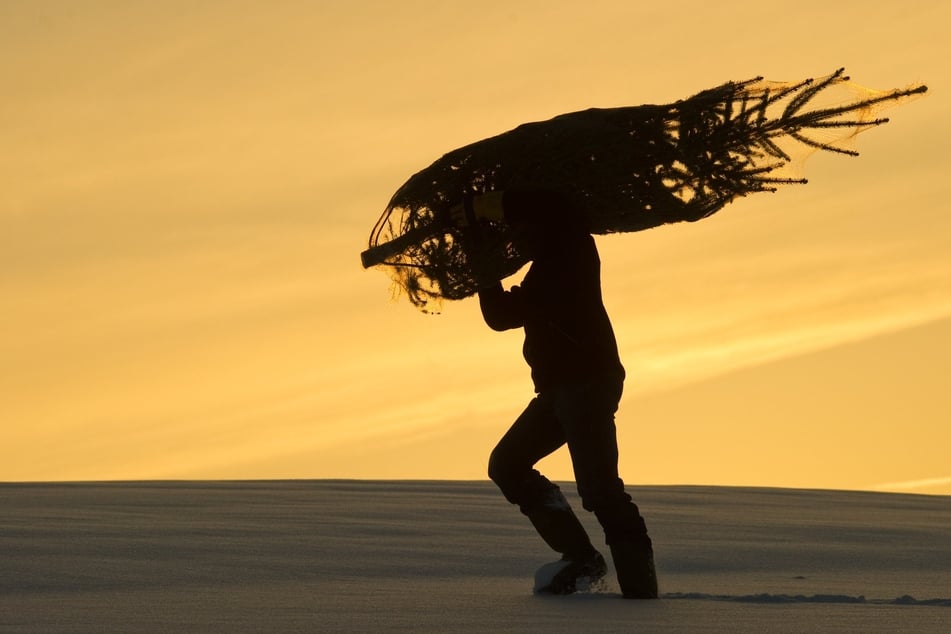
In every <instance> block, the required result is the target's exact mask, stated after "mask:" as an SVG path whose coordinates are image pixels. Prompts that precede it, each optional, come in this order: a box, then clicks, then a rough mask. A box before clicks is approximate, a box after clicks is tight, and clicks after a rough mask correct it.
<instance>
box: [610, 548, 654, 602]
mask: <svg viewBox="0 0 951 634" xmlns="http://www.w3.org/2000/svg"><path fill="white" fill-rule="evenodd" d="M611 558H612V559H613V560H614V571H615V572H616V573H617V581H618V585H620V586H621V594H623V595H624V598H625V599H656V598H657V571H656V569H655V568H654V551H653V548H652V547H651V545H650V542H617V543H614V544H611Z"/></svg>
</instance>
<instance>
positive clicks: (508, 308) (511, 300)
mask: <svg viewBox="0 0 951 634" xmlns="http://www.w3.org/2000/svg"><path fill="white" fill-rule="evenodd" d="M521 290H522V289H520V288H518V287H517V286H514V287H512V289H511V290H508V291H506V290H505V289H503V288H502V282H496V283H495V284H493V285H492V286H487V287H485V288H482V289H480V290H479V308H481V309H482V318H483V319H484V320H485V323H486V324H487V325H488V326H489V328H491V329H492V330H499V331H502V330H510V329H512V328H521V327H522V325H523V324H524V316H523V311H522V302H521V297H520V295H521Z"/></svg>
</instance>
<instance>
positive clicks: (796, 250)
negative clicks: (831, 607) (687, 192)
mask: <svg viewBox="0 0 951 634" xmlns="http://www.w3.org/2000/svg"><path fill="white" fill-rule="evenodd" d="M644 6H645V3H632V2H626V1H620V0H618V1H610V2H609V1H599V0H594V1H591V2H586V3H583V4H580V5H579V4H578V3H569V2H550V1H548V2H541V1H537V2H536V1H531V2H529V1H519V2H509V1H491V2H481V3H462V2H458V3H457V2H435V1H426V2H422V1H417V2H408V1H404V2H400V3H393V2H384V1H379V2H369V1H365V0H364V1H353V2H344V1H342V0H341V1H340V2H319V3H302V2H290V1H287V2H283V1H278V2H267V3H265V2H194V1H192V2H163V3H132V2H119V1H114V2H106V1H99V2H97V1H88V2H83V3H69V2H44V3H35V2H25V1H23V2H20V1H8V2H4V3H3V4H2V5H0V24H2V25H3V31H4V34H3V37H2V38H0V82H2V85H3V86H4V98H3V99H2V100H0V135H2V138H3V139H4V143H3V151H2V152H0V181H2V182H3V183H4V186H3V187H2V188H0V240H2V243H3V244H2V249H0V259H2V263H3V266H2V267H0V298H2V299H0V302H2V306H0V309H2V310H0V314H2V315H3V326H4V327H3V329H2V335H0V394H2V399H0V425H2V427H0V480H62V479H66V480H69V479H132V478H182V477H185V478H270V477H293V478H310V477H319V478H327V477H357V478H374V477H394V478H439V479H443V478H479V479H481V478H484V477H485V475H484V471H485V461H486V457H487V455H488V452H489V450H490V449H491V447H492V446H493V444H494V442H495V440H496V439H497V437H498V436H500V435H501V433H502V432H503V431H504V430H505V429H506V428H507V426H508V424H509V423H510V422H511V421H512V420H513V419H514V417H515V416H516V415H517V414H518V413H519V411H520V410H521V408H522V407H523V406H524V405H525V403H526V402H527V401H528V399H529V398H530V397H531V384H530V381H529V378H528V372H527V368H525V367H524V365H523V362H522V360H521V357H520V335H519V333H516V332H511V333H504V334H499V333H494V332H492V331H490V330H489V329H488V328H487V327H485V326H484V325H483V324H482V323H481V319H480V317H479V314H478V307H477V305H476V304H475V303H474V302H471V301H467V302H460V303H454V304H447V305H446V306H445V308H444V313H443V314H442V315H439V316H426V315H422V314H420V313H418V312H416V311H415V310H414V309H413V308H412V307H411V306H410V305H409V303H408V302H406V301H405V300H397V301H395V302H391V301H390V299H389V291H388V286H389V282H388V280H387V279H386V277H385V276H384V275H383V274H381V273H379V272H376V271H363V270H361V268H360V265H359V257H358V256H359V252H360V251H361V250H362V249H363V248H365V245H366V239H367V236H368V234H369V230H370V228H371V226H372V224H373V222H374V221H375V220H376V218H377V216H378V215H379V213H380V212H381V211H382V209H383V207H384V206H385V204H386V202H387V201H388V200H389V197H390V196H391V195H392V193H393V191H395V189H396V188H397V187H398V186H399V185H400V184H402V182H403V181H404V180H405V179H406V178H408V177H409V176H410V175H411V174H412V173H414V172H416V171H417V170H419V169H421V168H422V167H425V166H426V165H428V164H429V163H430V162H431V161H433V160H434V159H436V158H438V157H439V156H440V155H441V154H443V153H444V152H446V151H448V150H450V149H452V148H454V147H457V146H459V145H463V144H465V143H469V142H472V141H475V140H478V139H480V138H483V137H486V136H489V135H492V134H496V133H498V132H501V131H504V130H506V129H509V128H512V127H514V126H515V125H517V124H519V123H521V122H524V121H530V120H540V119H546V118H549V117H551V116H553V115H555V114H558V113H561V112H567V111H572V110H578V109H581V108H587V107H590V106H617V105H629V104H638V103H646V102H654V103H660V102H669V101H673V100H676V99H679V98H684V97H688V96H690V95H692V94H694V93H696V92H697V91H699V90H701V89H704V88H708V87H711V86H714V85H716V84H719V83H721V82H723V81H726V80H730V79H747V78H750V77H753V76H756V75H763V76H765V77H767V78H769V79H775V80H794V79H801V78H804V77H806V76H811V75H824V74H827V73H829V72H831V71H833V70H835V69H836V68H838V67H840V66H845V67H846V68H847V69H848V71H849V74H850V75H851V76H852V77H853V78H854V79H855V80H856V81H857V82H858V83H861V84H863V85H867V86H871V87H875V88H892V87H901V86H905V85H907V84H909V83H913V82H924V83H927V84H928V85H929V87H930V91H929V94H928V96H927V97H925V98H923V99H919V100H917V101H915V102H913V103H910V104H907V105H904V106H902V107H900V108H897V109H895V110H891V111H889V112H888V114H889V116H891V118H892V121H891V123H889V124H888V125H886V126H884V127H882V128H879V129H875V130H872V131H870V132H868V133H866V134H864V135H863V136H862V137H861V139H860V142H859V146H858V149H859V150H860V151H861V152H862V156H861V157H859V158H857V159H849V158H844V157H838V156H814V157H812V158H811V159H810V160H809V162H808V164H807V170H806V175H807V176H808V177H809V179H810V183H809V185H807V186H805V187H801V188H787V189H786V190H783V191H781V192H779V193H777V194H774V195H768V194H760V195H759V196H752V197H749V198H746V199H743V200H740V201H738V202H736V203H734V204H733V205H730V206H729V207H727V208H726V209H725V210H724V211H722V212H721V213H719V214H718V215H716V216H714V217H713V218H710V219H707V220H704V221H703V222H700V223H697V224H694V225H677V226H670V227H664V228H661V229H657V230H653V231H648V232H644V233H640V234H631V235H624V236H612V237H606V238H599V245H600V246H601V251H602V260H603V276H604V292H605V300H606V304H607V307H608V309H609V312H610V313H611V316H612V318H613V321H614V323H615V327H616V330H617V335H618V339H619V343H620V346H621V352H622V356H623V359H624V362H625V365H626V367H627V368H628V374H629V380H628V383H627V386H626V395H625V398H624V400H623V401H622V404H621V410H620V412H619V415H618V425H619V430H620V431H619V435H620V441H621V451H622V461H621V470H622V475H623V476H624V477H625V479H626V480H627V481H629V482H631V483H701V484H749V485H776V486H810V487H825V488H862V489H867V488H872V489H886V490H912V491H920V492H936V493H951V467H949V466H948V461H947V457H946V455H945V454H946V451H945V448H946V447H948V446H949V445H951V426H949V425H948V420H949V414H951V395H949V390H947V388H946V386H947V385H948V384H949V383H951V380H949V379H951V368H949V366H951V361H949V359H951V248H949V247H951V244H949V243H951V218H949V214H948V213H947V199H948V192H947V189H948V186H947V182H948V181H947V174H948V173H949V171H951V170H949V168H951V159H949V158H948V153H947V151H946V148H947V147H949V146H951V143H949V141H951V139H949V126H948V124H947V122H946V120H945V118H944V116H945V114H946V113H947V112H948V111H949V104H948V101H947V96H946V92H945V88H944V87H945V86H947V85H949V81H948V80H949V79H951V70H949V69H948V66H947V64H946V62H945V60H947V59H948V58H949V54H951V46H949V44H948V42H947V37H946V33H945V32H944V31H945V30H946V26H947V25H948V24H949V23H951V9H949V8H945V7H944V6H943V5H941V4H940V3H932V2H910V3H902V4H901V6H899V4H894V6H892V5H889V6H887V7H885V8H879V7H874V6H872V5H869V4H868V3H859V2H841V3H829V2H818V1H812V0H810V1H808V2H800V3H798V4H796V5H795V8H794V9H793V8H790V5H789V4H788V3H766V4H765V5H758V6H759V7H760V8H759V9H758V10H757V11H756V12H755V14H754V13H753V12H751V11H749V4H748V3H741V2H720V3H714V4H711V3H706V2H700V1H697V2H688V3H680V4H678V5H677V6H676V7H674V8H672V7H671V6H670V5H664V4H658V5H657V8H644ZM770 7H773V8H772V9H770ZM543 467H544V468H545V469H546V471H547V472H548V473H549V474H550V475H551V476H552V477H555V478H559V479H570V478H571V472H570V467H569V466H568V463H567V460H566V457H565V456H561V455H559V456H556V457H554V458H552V459H550V460H548V461H546V463H545V464H544V465H543Z"/></svg>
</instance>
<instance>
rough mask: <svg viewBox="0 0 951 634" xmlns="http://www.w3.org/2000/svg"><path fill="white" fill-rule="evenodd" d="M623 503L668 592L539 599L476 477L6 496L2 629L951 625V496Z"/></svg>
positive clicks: (521, 549)
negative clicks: (641, 526) (642, 524)
mask: <svg viewBox="0 0 951 634" xmlns="http://www.w3.org/2000/svg"><path fill="white" fill-rule="evenodd" d="M563 488H564V490H565V492H566V493H568V494H569V495H570V496H572V500H573V501H574V503H575V505H576V506H578V507H579V509H578V510H579V515H581V516H582V519H583V521H585V523H586V524H587V525H588V526H589V528H590V530H591V531H592V532H593V534H596V539H595V541H596V543H600V542H601V541H602V539H601V536H600V534H599V533H596V531H597V530H598V529H597V526H596V524H595V523H594V521H593V518H592V516H591V515H590V514H588V513H584V512H583V511H580V505H578V504H577V502H576V498H575V497H573V495H574V491H573V489H572V487H571V485H564V486H563ZM632 492H633V493H634V494H635V496H636V499H637V501H638V503H639V504H640V506H641V510H642V512H643V514H644V515H645V517H646V518H647V520H648V523H649V526H650V529H651V533H652V536H653V538H654V542H655V548H656V552H657V565H658V574H659V577H660V583H661V593H662V599H661V600H660V601H649V602H641V601H626V600H623V599H621V598H620V595H619V594H617V590H616V585H615V583H614V580H613V578H612V579H611V584H610V585H609V588H608V589H607V590H602V591H600V592H595V593H590V594H580V595H574V596H569V597H542V596H536V595H533V594H532V592H531V588H532V583H533V581H532V577H533V572H534V570H535V569H536V568H537V567H538V566H539V565H541V564H543V563H545V562H546V561H549V560H551V559H552V554H551V553H550V552H549V551H548V550H547V548H546V547H545V546H544V544H543V543H542V542H541V541H540V540H539V539H538V538H537V537H536V536H535V535H534V534H533V532H532V530H531V528H530V527H529V525H528V523H527V521H526V520H525V519H524V518H523V517H521V516H520V515H519V514H518V512H517V511H516V509H515V508H514V507H511V506H509V505H508V504H507V503H506V502H505V500H504V499H503V498H502V497H501V496H500V495H499V494H498V493H497V492H496V491H495V489H494V487H493V486H492V485H491V484H489V483H487V482H369V481H257V482H169V483H163V482H129V483H81V484H4V485H0V508H2V513H0V631H2V632H20V631H24V632H62V631H70V632H73V631H76V632H107V631H116V632H118V631H122V632H134V631H149V632H155V631H157V632H196V631H216V632H235V631H256V632H289V631H298V632H325V631H326V632H333V631H341V632H373V631H388V630H409V631H429V632H498V631H515V632H533V631H544V632H583V631H590V632H614V631H617V632H622V631H623V632H632V631H637V632H685V631H716V632H736V631H751V632H762V631H769V632H815V631H835V632H842V631H850V632H873V631H880V632H895V631H907V632H948V631H951V498H948V497H939V496H914V495H899V494H885V493H858V492H841V491H806V490H789V489H740V488H724V487H683V486H677V487H643V488H633V489H632Z"/></svg>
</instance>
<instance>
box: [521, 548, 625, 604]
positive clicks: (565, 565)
mask: <svg viewBox="0 0 951 634" xmlns="http://www.w3.org/2000/svg"><path fill="white" fill-rule="evenodd" d="M607 572H608V566H607V564H606V563H605V562H604V557H602V556H601V553H599V552H598V551H596V550H595V551H593V552H592V553H591V555H589V556H588V557H586V558H584V559H569V558H568V557H567V556H566V557H562V558H561V559H560V560H559V561H553V562H552V563H550V564H545V565H544V566H542V567H541V568H539V569H538V571H537V572H536V573H535V592H537V593H540V594H572V593H574V592H579V591H581V592H583V591H585V590H591V589H592V588H595V587H597V585H598V582H599V581H601V579H603V578H604V575H606V574H607Z"/></svg>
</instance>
